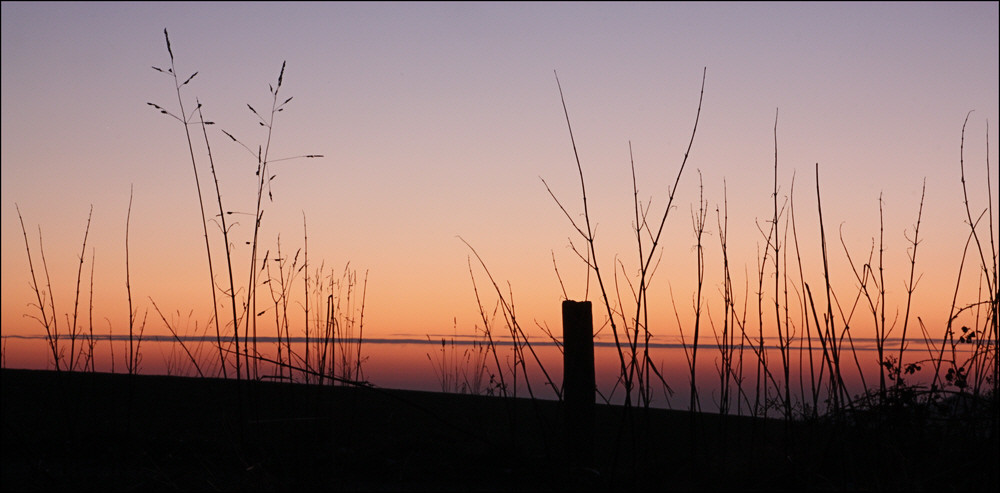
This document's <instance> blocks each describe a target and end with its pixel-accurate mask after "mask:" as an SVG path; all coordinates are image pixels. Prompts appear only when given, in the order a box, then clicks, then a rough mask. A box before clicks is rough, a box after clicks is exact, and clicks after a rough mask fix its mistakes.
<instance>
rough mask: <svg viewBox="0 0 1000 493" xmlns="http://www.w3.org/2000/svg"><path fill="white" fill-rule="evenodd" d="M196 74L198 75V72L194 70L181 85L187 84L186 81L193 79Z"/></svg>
mask: <svg viewBox="0 0 1000 493" xmlns="http://www.w3.org/2000/svg"><path fill="white" fill-rule="evenodd" d="M196 75H198V72H195V73H193V74H191V77H188V78H187V80H186V81H184V83H183V84H181V85H182V86H183V85H185V84H187V83H188V82H191V79H193V78H194V76H196Z"/></svg>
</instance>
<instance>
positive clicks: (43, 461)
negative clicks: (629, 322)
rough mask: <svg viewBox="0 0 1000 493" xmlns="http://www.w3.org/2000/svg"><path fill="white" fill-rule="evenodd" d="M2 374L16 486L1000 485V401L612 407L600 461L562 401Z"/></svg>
mask: <svg viewBox="0 0 1000 493" xmlns="http://www.w3.org/2000/svg"><path fill="white" fill-rule="evenodd" d="M0 375H2V403H3V441H2V443H3V464H2V466H3V467H2V469H0V470H2V485H0V487H2V489H3V490H5V491H6V490H50V489H56V490H105V489H106V490H150V489H153V490H275V489H324V490H329V489H338V490H428V489H429V490H526V489H531V490H535V489H546V490H561V489H566V490H576V489H595V490H610V489H656V490H662V489H668V490H673V489H740V490H754V489H802V488H804V489H887V490H895V489H903V490H969V489H973V490H993V491H995V490H996V488H997V486H998V476H997V469H998V467H997V464H998V463H1000V461H998V450H1000V447H998V443H997V430H996V425H997V411H996V408H995V407H993V408H984V409H983V410H982V411H980V413H979V414H977V413H976V412H975V411H967V415H966V416H965V417H954V416H953V417H947V418H945V417H941V414H940V413H939V412H936V411H935V410H933V409H922V410H921V409H916V408H906V407H900V408H899V409H895V410H888V409H887V410H881V411H877V412H874V411H873V412H870V413H869V414H867V415H865V416H866V417H864V418H860V417H858V416H855V417H854V418H852V419H850V420H847V419H844V420H838V421H836V422H835V421H834V420H829V419H827V420H818V421H812V422H803V421H794V422H790V423H786V422H785V421H783V420H765V419H760V418H756V419H755V418H749V417H732V416H730V417H720V416H718V415H710V414H691V413H688V412H683V411H667V410H658V409H642V408H633V409H632V411H633V412H632V414H627V413H626V412H625V411H624V409H623V408H622V407H618V406H603V405H602V406H598V410H597V414H596V425H597V426H596V430H597V432H596V436H595V453H594V460H593V463H592V466H591V467H585V465H581V464H575V463H573V462H572V461H570V460H567V459H566V450H565V445H564V444H565V439H564V435H563V433H564V429H563V428H562V422H563V420H562V419H561V417H560V416H561V411H562V410H561V408H560V404H559V403H558V402H554V401H542V400H529V399H505V398H500V397H487V396H471V395H459V394H445V393H428V392H415V391H402V390H385V389H375V388H358V387H347V386H344V387H341V386H336V387H331V386H324V387H320V386H315V385H304V384H287V383H277V382H247V381H242V382H241V381H235V380H223V379H212V378H183V377H164V376H150V375H132V376H129V375H127V374H106V373H71V372H54V371H33V370H11V369H3V370H2V373H0ZM990 402H995V400H991V401H990ZM241 403H242V405H241Z"/></svg>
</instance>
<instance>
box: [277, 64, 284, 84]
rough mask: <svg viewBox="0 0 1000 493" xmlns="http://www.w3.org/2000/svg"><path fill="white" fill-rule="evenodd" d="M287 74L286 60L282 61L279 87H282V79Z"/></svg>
mask: <svg viewBox="0 0 1000 493" xmlns="http://www.w3.org/2000/svg"><path fill="white" fill-rule="evenodd" d="M284 76H285V62H284V61H282V62H281V73H279V74H278V87H281V79H282V78H283V77H284Z"/></svg>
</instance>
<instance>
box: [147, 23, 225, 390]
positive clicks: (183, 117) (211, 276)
mask: <svg viewBox="0 0 1000 493" xmlns="http://www.w3.org/2000/svg"><path fill="white" fill-rule="evenodd" d="M163 38H164V39H165V40H166V43H167V54H168V55H170V68H168V69H161V68H159V67H155V66H154V67H153V70H156V71H157V72H160V73H165V74H167V75H169V76H170V77H171V78H172V79H173V81H174V92H175V94H176V95H177V106H178V108H179V109H180V115H174V114H173V113H171V112H169V111H167V110H165V109H163V108H162V107H160V106H158V105H156V104H153V103H146V104H148V105H150V106H152V107H153V108H156V109H158V110H160V112H161V113H163V114H165V115H168V116H171V117H173V118H174V119H176V120H177V121H179V122H181V124H182V125H183V126H184V138H185V139H186V140H187V147H188V154H189V155H190V157H191V169H192V171H193V172H194V184H195V189H196V191H197V192H198V207H199V210H200V213H201V227H202V231H203V233H204V237H205V255H206V257H207V259H208V281H209V287H210V291H211V293H212V311H213V315H214V316H213V319H214V320H215V335H216V343H217V344H218V346H219V360H220V361H219V363H220V365H221V367H222V371H223V375H224V376H225V375H226V360H225V356H224V355H223V352H222V335H221V329H220V328H219V308H218V302H217V301H216V296H215V271H214V268H213V266H212V247H211V245H210V244H209V241H208V219H207V217H206V215H205V201H204V199H203V198H202V194H201V180H200V179H199V178H198V164H197V160H196V159H195V155H194V143H193V142H192V139H191V128H190V124H191V116H193V113H192V115H188V113H187V112H186V111H185V110H184V98H182V97H181V88H182V87H183V86H186V85H187V84H188V83H189V82H191V79H194V78H195V76H196V75H198V72H195V73H193V74H191V75H190V76H188V77H187V78H186V79H184V82H181V81H180V79H179V78H178V77H177V69H176V66H175V64H174V51H173V49H171V47H170V35H169V34H168V33H167V30H166V29H164V30H163ZM195 109H196V110H198V111H199V119H200V120H201V122H202V123H203V125H204V119H202V118H201V104H200V103H199V104H198V105H197V106H196V108H195ZM203 130H204V128H203ZM205 142H206V144H207V143H208V139H207V138H206V140H205ZM209 152H211V151H209ZM213 175H214V166H213ZM216 191H218V184H216ZM219 200H220V208H221V200H222V199H221V197H220V199H219ZM223 230H225V227H223ZM227 245H228V242H227ZM227 255H228V247H227ZM236 366H237V370H236V371H237V377H238V375H239V359H237V362H236Z"/></svg>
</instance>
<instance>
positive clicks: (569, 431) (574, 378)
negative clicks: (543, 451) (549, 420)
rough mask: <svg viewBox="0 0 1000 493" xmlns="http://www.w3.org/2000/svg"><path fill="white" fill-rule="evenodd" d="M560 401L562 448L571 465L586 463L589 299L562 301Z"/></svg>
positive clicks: (590, 417)
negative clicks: (562, 421) (564, 431)
mask: <svg viewBox="0 0 1000 493" xmlns="http://www.w3.org/2000/svg"><path fill="white" fill-rule="evenodd" d="M562 316H563V403H564V405H565V413H566V414H565V420H566V421H565V423H566V449H567V454H568V459H569V460H570V461H571V462H573V463H575V465H578V466H582V467H589V466H590V465H591V462H592V460H593V449H594V410H595V391H596V388H597V386H596V382H595V379H594V322H593V315H592V313H591V305H590V302H589V301H571V300H566V301H563V302H562Z"/></svg>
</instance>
